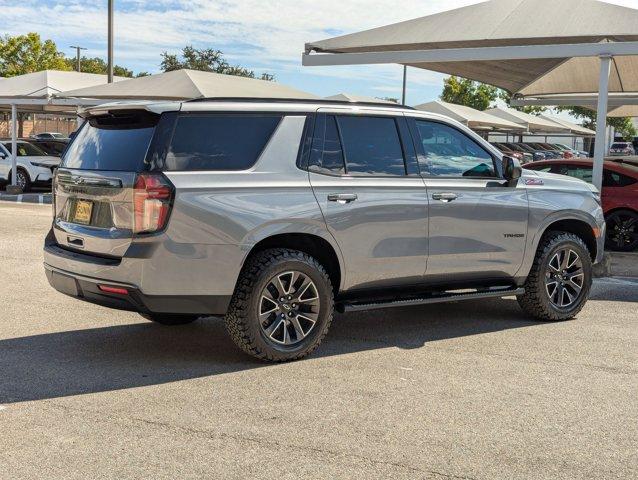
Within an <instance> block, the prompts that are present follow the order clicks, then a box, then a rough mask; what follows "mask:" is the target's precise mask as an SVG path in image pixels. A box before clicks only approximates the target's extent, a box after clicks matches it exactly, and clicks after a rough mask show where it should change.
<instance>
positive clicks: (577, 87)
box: [302, 0, 638, 188]
mask: <svg viewBox="0 0 638 480" xmlns="http://www.w3.org/2000/svg"><path fill="white" fill-rule="evenodd" d="M636 55H638V11H637V10H634V9H630V8H624V7H619V6H616V5H610V4H607V3H603V2H599V1H595V0H560V1H556V0H492V1H488V2H484V3H480V4H476V5H471V6H469V7H464V8H460V9H456V10H451V11H448V12H443V13H439V14H436V15H431V16H427V17H422V18H417V19H414V20H409V21H406V22H401V23H397V24H393V25H388V26H385V27H380V28H375V29H372V30H367V31H363V32H359V33H353V34H350V35H344V36H340V37H335V38H331V39H327V40H322V41H317V42H311V43H308V44H306V48H305V53H304V55H303V59H302V62H303V64H304V65H308V66H320V65H324V66H325V65H362V64H388V63H397V64H402V65H408V66H412V67H416V68H423V69H427V70H433V71H437V72H441V73H446V74H450V75H458V76H461V77H465V78H469V79H472V80H477V81H480V82H484V83H488V84H490V85H495V86H497V87H500V88H503V89H505V90H507V91H509V92H510V93H511V94H512V95H513V96H514V97H516V96H517V95H534V94H537V95H538V94H552V93H553V94H582V93H600V94H599V97H598V108H597V110H598V122H597V132H596V138H597V141H596V151H595V155H594V158H595V161H594V183H595V185H596V186H597V187H598V188H601V185H602V167H603V157H604V138H605V126H606V116H607V97H608V92H610V91H611V92H638V58H637V57H636ZM612 66H613V69H612ZM612 71H613V74H612Z"/></svg>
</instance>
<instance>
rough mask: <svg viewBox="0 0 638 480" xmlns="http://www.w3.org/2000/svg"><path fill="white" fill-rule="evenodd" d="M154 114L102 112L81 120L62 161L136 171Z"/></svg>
mask: <svg viewBox="0 0 638 480" xmlns="http://www.w3.org/2000/svg"><path fill="white" fill-rule="evenodd" d="M157 120H158V117H157V116H156V115H150V114H147V113H145V112H139V113H132V114H118V115H105V116H103V117H97V118H93V119H91V120H90V121H89V122H85V123H84V125H83V126H82V127H81V128H80V130H79V131H78V132H77V134H76V136H75V138H74V139H73V142H71V144H70V145H69V146H68V148H67V150H66V153H65V154H64V158H63V160H62V165H63V166H65V167H68V168H79V169H83V170H113V171H139V170H142V169H143V165H144V157H145V156H146V151H147V150H148V146H149V144H150V142H151V138H152V136H153V132H154V131H155V125H156V123H157Z"/></svg>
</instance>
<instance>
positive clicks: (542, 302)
mask: <svg viewBox="0 0 638 480" xmlns="http://www.w3.org/2000/svg"><path fill="white" fill-rule="evenodd" d="M561 252H571V253H567V263H563V260H564V259H565V255H564V254H563V255H561ZM575 256H577V257H578V261H577V262H576V261H575V260H574V259H575V258H576V257H575ZM557 259H558V260H557ZM557 262H558V267H559V268H558V269H556V266H557ZM570 262H574V264H573V266H571V267H569V268H564V267H565V265H568V264H569V263H570ZM578 262H579V263H578ZM579 265H580V270H582V279H581V277H580V275H578V272H579V269H578V268H579V267H578V266H579ZM565 272H567V273H565ZM554 283H555V288H556V289H557V290H554ZM578 284H580V286H581V288H580V291H578V293H577V294H575V292H576V290H577V289H576V288H575V287H576V286H578ZM591 285H592V260H591V256H590V253H589V250H588V249H587V246H586V245H585V243H584V242H583V240H582V239H581V238H580V237H578V236H577V235H574V234H573V233H567V232H548V233H547V234H545V236H544V237H543V238H542V240H541V242H540V245H539V246H538V250H537V252H536V258H535V259H534V264H533V265H532V269H531V271H530V273H529V276H528V277H527V281H526V282H525V293H524V294H523V295H519V296H518V297H517V299H518V303H519V305H520V306H521V307H522V309H523V310H524V311H525V312H526V313H528V314H529V315H531V316H533V317H535V318H536V319H538V320H542V321H561V320H569V319H572V318H574V317H575V316H576V315H577V314H578V313H579V312H580V311H581V310H582V309H583V307H584V306H585V303H587V298H588V297H589V291H590V289H591ZM564 290H566V291H567V293H564ZM572 297H573V302H572V303H569V304H567V302H568V301H569V300H571V299H572ZM563 302H565V303H566V304H565V305H564V306H561V305H559V304H560V303H563Z"/></svg>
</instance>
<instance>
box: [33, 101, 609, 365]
mask: <svg viewBox="0 0 638 480" xmlns="http://www.w3.org/2000/svg"><path fill="white" fill-rule="evenodd" d="M84 115H85V118H86V121H85V122H84V125H83V126H82V127H81V128H80V130H79V131H78V133H77V135H76V136H75V138H74V139H73V141H72V142H71V144H70V145H69V147H68V149H67V151H66V153H65V155H64V158H63V162H62V165H61V167H60V168H59V169H58V171H57V173H56V177H55V179H54V212H55V213H54V219H53V225H52V228H51V231H50V233H49V235H48V236H47V238H46V241H45V247H44V262H45V265H44V266H45V270H46V273H47V277H48V279H49V282H50V283H51V285H52V286H53V287H54V288H55V289H57V290H58V291H60V292H62V293H65V294H67V295H70V296H73V297H76V298H79V299H81V300H85V301H89V302H94V303H97V304H101V305H106V306H110V307H113V308H119V309H126V310H133V311H137V312H139V313H140V314H141V315H142V316H144V317H145V318H147V319H149V320H152V321H155V322H158V323H161V324H164V325H181V324H187V323H190V322H192V321H194V320H196V319H197V318H199V317H204V316H212V315H224V316H225V321H226V325H227V328H228V332H229V334H230V336H231V338H232V339H233V340H234V341H235V343H236V344H237V345H238V346H239V347H240V348H242V349H243V350H244V351H245V352H247V353H248V354H250V355H253V356H255V357H258V358H260V359H264V360H269V361H286V360H294V359H298V358H301V357H304V356H306V355H308V354H309V353H311V352H312V351H313V350H314V349H315V348H317V346H318V345H319V344H320V342H321V340H322V339H323V337H324V336H325V335H326V333H327V331H328V327H329V325H330V322H331V320H332V316H333V311H334V310H335V309H336V310H337V311H340V312H348V311H356V310H371V309H381V308H388V307H395V306H407V305H422V304H429V303H436V302H444V301H450V300H452V301H458V300H466V299H476V298H486V297H504V296H514V295H515V296H517V297H518V301H519V303H520V305H521V307H522V309H523V310H524V311H525V312H527V313H528V314H530V315H532V316H534V317H536V318H538V319H540V320H547V321H556V320H565V319H569V318H573V317H574V316H575V315H576V314H577V313H578V312H579V311H580V310H581V309H582V308H583V305H584V304H585V302H586V300H587V297H588V293H589V290H590V286H591V282H592V264H593V263H595V262H597V261H599V260H600V259H601V257H602V255H603V239H604V238H605V232H604V230H605V224H604V220H603V212H602V209H601V207H600V198H599V195H598V192H597V191H596V190H595V189H594V188H593V187H591V186H589V185H588V184H586V183H584V182H582V181H580V180H577V179H572V178H569V177H564V176H557V175H552V174H546V173H542V172H534V171H523V170H522V169H521V167H520V165H519V164H518V162H517V161H516V160H514V159H512V158H509V157H503V156H502V154H501V153H500V152H499V151H498V150H496V149H495V148H494V147H493V146H491V145H490V144H489V143H487V142H486V141H485V140H483V139H482V138H481V137H479V136H478V135H476V134H475V133H473V132H472V131H470V130H468V129H467V128H465V127H464V126H462V125H461V124H459V123H456V122H454V121H452V120H450V119H448V118H446V117H442V116H438V115H435V114H430V113H425V112H420V111H415V110H411V109H408V108H402V107H393V106H388V105H387V104H384V105H376V104H352V103H339V102H334V101H331V102H327V101H326V102H321V101H313V102H300V101H294V102H293V101H288V100H268V101H265V100H232V99H228V100H197V101H189V102H169V103H148V104H135V105H130V104H128V105H125V104H112V105H105V106H101V107H96V108H93V109H89V110H87V111H86V112H85V114H84Z"/></svg>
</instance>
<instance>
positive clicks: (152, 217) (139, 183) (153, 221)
mask: <svg viewBox="0 0 638 480" xmlns="http://www.w3.org/2000/svg"><path fill="white" fill-rule="evenodd" d="M172 201H173V186H172V185H171V184H170V183H169V182H168V180H166V178H165V177H164V176H163V175H161V174H155V173H140V174H139V175H138V176H137V178H136V179H135V189H134V192H133V205H134V212H135V226H134V229H133V231H134V232H135V233H153V232H158V231H160V230H162V229H163V228H164V227H165V226H166V223H167V221H168V215H169V213H170V210H171V203H172Z"/></svg>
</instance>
